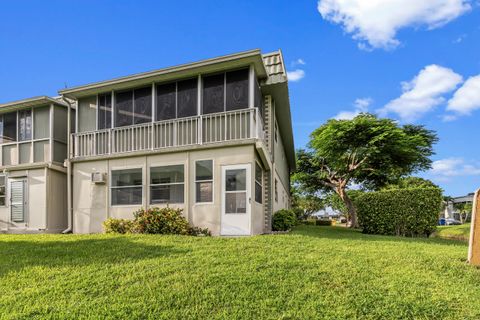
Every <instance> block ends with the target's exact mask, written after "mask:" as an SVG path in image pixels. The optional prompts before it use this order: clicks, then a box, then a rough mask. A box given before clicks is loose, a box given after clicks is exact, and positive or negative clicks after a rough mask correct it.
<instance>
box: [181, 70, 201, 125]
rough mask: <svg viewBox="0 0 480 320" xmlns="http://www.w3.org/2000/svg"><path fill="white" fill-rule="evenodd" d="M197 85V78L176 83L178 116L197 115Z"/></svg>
mask: <svg viewBox="0 0 480 320" xmlns="http://www.w3.org/2000/svg"><path fill="white" fill-rule="evenodd" d="M197 86H198V79H197V78H195V79H189V80H184V81H180V82H178V83H177V99H178V105H177V117H178V118H184V117H191V116H195V115H197V93H198V92H197Z"/></svg>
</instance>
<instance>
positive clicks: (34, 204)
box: [0, 97, 68, 233]
mask: <svg viewBox="0 0 480 320" xmlns="http://www.w3.org/2000/svg"><path fill="white" fill-rule="evenodd" d="M67 108H68V107H67V105H66V104H65V103H63V102H61V101H59V100H56V99H52V98H48V97H36V98H30V99H25V100H21V101H15V102H10V103H5V104H0V170H1V173H0V232H10V233H15V232H18V233H28V232H52V233H54V232H62V231H63V230H65V229H66V228H67V191H66V190H67V175H66V169H65V167H64V166H63V163H64V161H65V159H66V157H67V140H68V133H67V124H66V121H67Z"/></svg>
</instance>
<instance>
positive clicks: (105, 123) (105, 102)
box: [97, 93, 112, 129]
mask: <svg viewBox="0 0 480 320" xmlns="http://www.w3.org/2000/svg"><path fill="white" fill-rule="evenodd" d="M97 110H98V117H97V118H98V129H108V128H111V127H112V94H111V93H107V94H101V95H99V96H98V108H97Z"/></svg>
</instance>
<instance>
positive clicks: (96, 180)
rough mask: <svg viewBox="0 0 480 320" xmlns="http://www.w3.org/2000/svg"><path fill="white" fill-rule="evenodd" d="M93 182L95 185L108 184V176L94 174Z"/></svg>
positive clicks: (99, 173) (100, 173)
mask: <svg viewBox="0 0 480 320" xmlns="http://www.w3.org/2000/svg"><path fill="white" fill-rule="evenodd" d="M92 182H93V183H95V184H105V183H106V182H107V174H106V173H102V172H92Z"/></svg>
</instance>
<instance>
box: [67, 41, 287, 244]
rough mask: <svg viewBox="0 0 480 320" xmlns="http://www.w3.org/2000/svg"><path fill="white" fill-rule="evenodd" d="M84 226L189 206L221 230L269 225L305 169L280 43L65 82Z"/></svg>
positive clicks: (75, 209)
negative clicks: (293, 178) (299, 169)
mask: <svg viewBox="0 0 480 320" xmlns="http://www.w3.org/2000/svg"><path fill="white" fill-rule="evenodd" d="M59 93H60V94H61V95H62V96H63V98H64V99H65V100H71V101H74V104H75V105H76V108H75V109H76V114H75V115H74V113H73V112H71V113H70V115H69V118H70V119H73V118H74V119H75V125H74V126H72V127H74V128H75V132H74V133H72V135H71V139H70V141H69V144H70V148H69V159H68V161H67V166H68V170H69V171H71V191H72V192H71V193H72V199H69V203H71V211H70V212H69V213H68V214H69V215H71V219H69V224H70V227H72V226H73V232H75V233H94V232H101V231H102V222H103V221H104V220H105V219H107V218H109V217H115V218H133V212H134V211H136V210H138V209H140V208H149V207H161V206H171V207H178V208H182V209H183V212H184V215H185V216H186V218H187V219H188V220H189V222H190V223H191V224H193V225H195V226H199V227H207V228H209V229H210V230H211V231H212V233H213V234H216V235H252V234H260V233H264V232H268V231H269V230H270V229H271V216H272V212H274V211H276V210H279V209H281V208H286V207H288V206H289V195H290V193H289V185H290V182H289V176H290V171H291V170H292V169H293V168H294V166H295V156H294V145H293V135H292V126H291V116H290V103H289V97H288V83H287V76H286V72H285V66H284V63H283V57H282V54H281V52H280V51H276V52H272V53H269V54H261V52H260V51H259V50H251V51H247V52H241V53H237V54H232V55H228V56H222V57H218V58H214V59H208V60H203V61H200V62H195V63H189V64H184V65H180V66H176V67H170V68H165V69H161V70H156V71H151V72H146V73H140V74H135V75H132V76H128V77H123V78H118V79H113V80H107V81H102V82H98V83H92V84H88V85H83V86H79V87H73V88H68V89H64V90H61V91H60V92H59Z"/></svg>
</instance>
